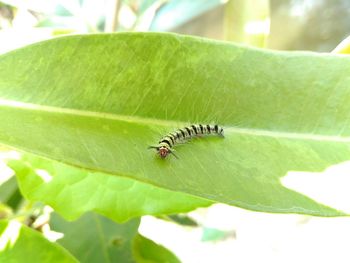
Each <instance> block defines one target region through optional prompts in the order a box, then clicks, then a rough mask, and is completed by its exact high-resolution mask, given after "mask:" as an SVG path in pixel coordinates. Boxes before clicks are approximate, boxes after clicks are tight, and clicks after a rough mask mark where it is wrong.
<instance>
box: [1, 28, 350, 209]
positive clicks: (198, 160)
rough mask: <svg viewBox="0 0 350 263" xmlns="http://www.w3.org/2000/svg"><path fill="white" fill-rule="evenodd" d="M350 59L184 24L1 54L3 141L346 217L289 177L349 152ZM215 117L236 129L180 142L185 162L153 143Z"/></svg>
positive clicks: (251, 201)
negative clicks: (190, 30) (230, 37)
mask: <svg viewBox="0 0 350 263" xmlns="http://www.w3.org/2000/svg"><path fill="white" fill-rule="evenodd" d="M14 68H15V69H16V70H13V69H14ZM349 68H350V60H349V59H348V58H344V57H337V56H331V55H319V54H313V53H303V52H293V53H288V52H271V51H261V50H257V49H250V48H246V47H241V46H236V45H232V44H230V43H225V42H217V41H212V40H206V39H200V38H193V37H186V36H179V35H173V34H156V33H135V34H132V33H124V34H111V35H108V34H105V35H85V36H70V37H62V38H57V39H54V40H50V41H45V42H41V43H39V44H36V45H32V46H28V47H26V48H23V49H19V50H17V51H14V52H10V53H8V54H5V55H3V56H1V57H0V97H1V105H0V118H1V119H2V122H1V123H0V142H1V143H3V144H5V145H8V146H12V147H15V148H18V149H21V150H23V151H29V152H32V153H36V154H38V155H41V156H44V157H46V158H50V159H54V160H58V161H61V162H64V163H67V164H71V165H74V166H78V167H83V168H87V169H90V170H93V171H95V172H103V173H105V174H109V176H110V177H111V178H112V177H114V176H123V177H129V178H132V179H134V180H136V181H140V182H143V183H147V184H150V185H155V186H157V187H160V188H164V189H167V190H173V191H178V192H182V193H187V194H191V195H194V196H199V197H202V198H206V199H208V200H212V201H217V202H224V203H227V204H230V205H237V206H240V207H244V208H248V209H253V210H258V211H266V212H289V213H290V212H294V213H305V214H313V215H322V216H336V215H343V213H342V212H340V211H337V210H335V209H332V208H330V207H327V206H325V205H322V204H319V203H317V202H315V201H314V200H312V199H310V198H308V197H307V196H304V195H302V194H299V193H297V192H295V191H292V190H290V189H287V188H286V187H284V186H283V185H282V184H281V183H280V179H281V178H282V177H284V176H285V175H286V174H287V173H288V172H289V171H312V172H319V171H322V170H324V169H325V168H327V167H329V166H330V165H333V164H338V163H341V162H343V161H346V160H348V159H349V158H350V149H349V143H348V140H347V137H346V136H348V135H349V133H350V128H349V126H348V122H347V120H348V118H349V112H350V109H349V108H350V105H349V104H348V103H346V102H347V101H348V99H349V96H350V95H349V93H348V92H347V90H348V85H349V83H348V82H349V79H348V78H346V77H344V76H346V74H347V72H348V70H349ZM213 122H216V123H219V124H222V125H223V126H224V127H225V135H226V137H225V139H221V138H215V137H212V138H201V139H196V140H193V141H192V142H190V143H188V144H187V145H183V146H179V147H177V154H178V156H179V157H180V159H179V160H176V159H174V158H168V159H166V160H160V159H159V158H158V157H157V156H155V153H153V152H150V151H148V150H147V146H148V145H151V144H155V143H157V141H158V140H159V137H161V136H162V135H163V134H164V133H167V132H169V131H171V130H173V129H175V128H179V127H181V126H184V125H187V124H189V123H213ZM84 191H85V189H81V192H82V193H84ZM95 191H96V192H98V191H101V190H100V189H98V188H97V189H95Z"/></svg>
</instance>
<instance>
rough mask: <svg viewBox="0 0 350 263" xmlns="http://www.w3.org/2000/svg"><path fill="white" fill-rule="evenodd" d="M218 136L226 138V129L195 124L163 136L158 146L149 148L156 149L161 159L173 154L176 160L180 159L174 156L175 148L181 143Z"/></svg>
mask: <svg viewBox="0 0 350 263" xmlns="http://www.w3.org/2000/svg"><path fill="white" fill-rule="evenodd" d="M210 134H216V135H219V136H222V137H223V136H224V129H223V128H222V127H220V126H218V125H217V124H216V125H210V124H206V125H202V124H197V125H195V124H193V125H190V126H187V127H184V128H181V129H178V130H176V131H175V132H170V133H168V134H166V135H165V136H163V138H162V139H161V140H160V141H159V144H158V145H157V146H149V148H152V149H156V150H157V151H158V154H159V156H160V157H161V158H163V159H164V158H166V157H167V156H168V155H169V154H173V155H174V156H175V157H176V158H178V157H177V156H176V155H175V154H174V150H173V149H172V147H173V146H175V145H176V144H178V143H179V142H181V141H184V140H189V139H192V138H193V137H196V136H201V135H210Z"/></svg>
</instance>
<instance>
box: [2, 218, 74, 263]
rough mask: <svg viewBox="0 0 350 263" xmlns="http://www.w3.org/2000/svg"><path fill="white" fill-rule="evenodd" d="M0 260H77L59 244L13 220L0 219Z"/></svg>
mask: <svg viewBox="0 0 350 263" xmlns="http://www.w3.org/2000/svg"><path fill="white" fill-rule="evenodd" d="M0 241H1V242H0V262H9V263H12V262H28V260H30V262H67V263H70V262H77V261H76V260H75V259H74V258H73V256H72V255H70V254H69V253H68V252H67V251H66V250H65V249H63V248H62V247H61V246H59V245H57V244H54V243H51V242H50V241H48V240H47V239H46V238H45V237H43V235H42V234H40V233H38V232H37V231H35V230H33V229H30V228H28V227H26V226H24V225H21V224H20V223H18V222H15V221H6V220H1V221H0Z"/></svg>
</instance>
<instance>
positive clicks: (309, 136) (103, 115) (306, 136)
mask: <svg viewBox="0 0 350 263" xmlns="http://www.w3.org/2000/svg"><path fill="white" fill-rule="evenodd" d="M1 106H3V107H9V108H20V109H25V110H35V111H44V112H52V113H62V114H68V115H77V116H83V117H94V118H100V119H110V120H118V121H125V122H131V123H138V124H139V123H141V124H148V125H159V126H164V127H179V126H180V125H181V126H186V125H189V123H188V122H181V121H171V120H159V119H155V118H145V117H137V116H132V115H119V114H115V113H107V112H95V111H87V110H78V109H71V108H59V107H54V106H46V105H40V104H32V103H26V102H20V101H14V100H6V99H0V107H1ZM224 128H225V134H227V132H229V133H238V134H246V135H253V136H263V137H273V138H286V139H297V140H313V141H329V142H344V143H347V142H350V136H335V135H321V134H314V133H295V132H284V131H269V130H264V129H255V128H239V127H234V126H229V127H228V126H224Z"/></svg>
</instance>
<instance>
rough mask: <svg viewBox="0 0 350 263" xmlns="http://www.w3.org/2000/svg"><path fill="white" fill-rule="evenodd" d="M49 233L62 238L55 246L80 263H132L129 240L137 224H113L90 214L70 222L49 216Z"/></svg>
mask: <svg viewBox="0 0 350 263" xmlns="http://www.w3.org/2000/svg"><path fill="white" fill-rule="evenodd" d="M50 226H51V229H52V230H54V231H57V232H60V233H63V234H64V237H63V238H62V239H59V240H58V243H59V244H61V245H62V246H63V247H65V248H66V249H67V250H68V251H69V252H71V253H72V254H73V255H74V256H75V257H76V258H77V259H78V260H79V261H80V262H134V260H133V257H132V240H133V238H134V236H135V235H136V233H137V229H138V226H139V220H136V219H135V220H131V221H129V222H127V223H125V224H121V225H118V224H117V223H115V222H113V221H111V220H109V219H107V218H105V217H103V216H99V215H97V214H94V213H87V214H85V215H83V216H82V217H81V218H79V219H78V220H77V221H74V222H67V221H65V220H63V219H62V218H61V217H59V216H58V215H57V214H52V216H51V220H50Z"/></svg>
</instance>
